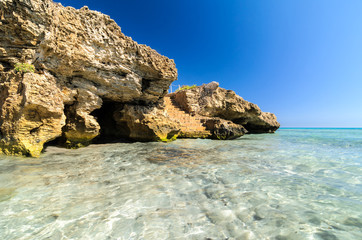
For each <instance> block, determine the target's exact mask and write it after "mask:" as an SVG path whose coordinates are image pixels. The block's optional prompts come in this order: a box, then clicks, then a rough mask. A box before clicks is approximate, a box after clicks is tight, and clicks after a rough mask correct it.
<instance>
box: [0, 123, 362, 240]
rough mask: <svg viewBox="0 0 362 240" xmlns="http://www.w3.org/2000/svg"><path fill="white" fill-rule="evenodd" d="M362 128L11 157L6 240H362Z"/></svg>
mask: <svg viewBox="0 0 362 240" xmlns="http://www.w3.org/2000/svg"><path fill="white" fill-rule="evenodd" d="M361 165H362V130H358V129H355V130H352V129H351V130H346V129H345V130H341V129H338V130H336V129H328V130H327V129H324V130H323V129H319V130H317V129H281V130H279V131H278V132H277V133H276V134H260V135H246V136H244V137H242V138H240V139H238V140H233V141H212V140H200V139H196V140H192V139H180V140H177V141H175V142H173V143H169V144H164V143H116V144H103V145H92V146H89V147H87V148H83V149H78V150H66V149H61V148H56V147H48V148H47V150H46V152H45V153H44V154H43V155H42V156H41V157H40V158H38V159H32V158H13V157H4V156H1V158H0V214H1V215H0V229H1V231H0V238H1V239H362V220H361V219H362V166H361Z"/></svg>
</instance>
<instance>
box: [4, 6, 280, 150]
mask: <svg viewBox="0 0 362 240" xmlns="http://www.w3.org/2000/svg"><path fill="white" fill-rule="evenodd" d="M23 63H26V64H28V66H29V64H31V65H34V66H35V71H34V70H33V69H32V68H29V69H26V70H14V67H15V66H16V65H18V64H23ZM31 65H30V66H31ZM176 79H177V69H176V66H175V63H174V61H173V60H171V59H168V58H167V57H165V56H162V55H160V54H158V53H157V52H156V51H155V50H152V49H151V48H150V47H148V46H145V45H140V44H137V43H136V42H135V41H133V40H132V39H131V38H130V37H127V36H125V35H124V34H123V33H122V32H121V29H120V27H119V26H118V25H117V24H116V23H115V22H114V21H113V20H112V19H110V17H109V16H107V15H104V14H102V13H99V12H97V11H91V10H89V9H88V8H87V7H83V8H81V9H79V10H76V9H74V8H72V7H63V6H62V5H61V4H59V3H54V2H52V1H51V0H1V1H0V151H1V152H3V153H5V154H22V155H30V156H39V154H40V153H41V151H42V149H43V145H44V143H46V142H49V141H51V140H54V139H56V138H58V140H59V141H60V142H61V143H62V144H65V146H67V147H70V148H77V147H81V146H85V145H88V144H89V143H91V142H92V141H99V140H101V139H107V138H109V139H120V138H127V139H131V140H137V141H166V142H167V141H171V140H174V139H175V138H176V137H191V138H196V137H197V138H199V137H201V138H214V139H233V138H236V137H239V136H242V135H243V134H244V133H246V132H247V131H249V132H273V131H275V130H276V129H277V128H278V127H279V123H278V122H277V121H276V118H275V116H274V115H273V114H271V113H263V112H261V110H260V109H259V108H258V106H257V105H255V104H252V103H249V102H247V101H245V100H243V99H242V98H241V97H239V96H237V95H236V94H235V93H234V92H232V91H227V90H225V89H222V88H219V87H218V84H217V83H210V84H207V85H203V86H201V87H197V88H194V89H190V90H187V91H179V92H177V93H174V94H170V95H169V96H167V97H165V96H166V94H167V91H168V88H169V86H170V84H171V83H172V82H173V81H174V80H176Z"/></svg>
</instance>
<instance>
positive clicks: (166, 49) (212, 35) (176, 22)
mask: <svg viewBox="0 0 362 240" xmlns="http://www.w3.org/2000/svg"><path fill="white" fill-rule="evenodd" d="M58 2H61V3H62V4H63V5H64V6H73V7H75V8H80V7H82V6H83V5H87V6H88V7H89V8H90V9H91V10H97V11H100V12H103V13H105V14H108V15H110V16H111V18H113V19H114V20H115V21H116V22H117V23H118V25H120V26H121V28H122V32H123V33H125V34H126V35H127V36H131V37H132V38H133V39H134V40H135V41H137V42H138V43H142V44H146V45H149V46H151V47H152V48H153V49H156V50H157V51H158V52H159V53H161V54H163V55H166V56H167V57H169V58H172V59H174V60H175V62H176V66H177V68H178V71H179V79H178V80H177V81H175V82H174V85H192V84H198V85H199V84H202V83H208V82H211V81H217V82H219V83H220V86H221V87H224V88H226V89H232V90H234V91H235V92H236V93H237V94H239V95H240V96H242V97H243V98H244V99H245V100H248V101H251V102H253V103H256V104H258V105H259V107H260V108H261V109H262V110H263V111H267V112H273V113H275V114H276V115H277V117H278V120H279V121H280V123H281V124H282V127H362V14H361V13H362V1H361V0H348V1H342V0H318V1H316V0H293V1H291V0H273V1H270V0H225V1H221V0H219V1H213V0H207V1H206V0H193V1H191V0H172V1H170V0H153V1H149V0H148V1H147V0H137V1H122V0H121V1H109V0H103V1H92V0H84V1H74V0H72V1H69V0H60V1H58Z"/></svg>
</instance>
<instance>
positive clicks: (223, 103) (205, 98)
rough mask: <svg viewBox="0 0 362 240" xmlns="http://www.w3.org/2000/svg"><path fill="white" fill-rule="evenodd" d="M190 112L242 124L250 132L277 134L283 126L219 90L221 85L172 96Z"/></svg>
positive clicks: (247, 103) (272, 115) (233, 96)
mask: <svg viewBox="0 0 362 240" xmlns="http://www.w3.org/2000/svg"><path fill="white" fill-rule="evenodd" d="M170 96H171V98H172V99H174V101H175V102H176V103H177V104H178V105H179V106H180V107H181V108H182V109H184V110H185V111H186V112H188V113H191V114H198V115H201V116H206V117H217V118H221V119H225V120H230V121H232V122H234V123H235V124H239V125H242V126H243V127H244V128H245V129H246V130H247V131H248V132H249V133H264V132H275V131H276V130H277V129H278V128H279V126H280V124H279V123H278V122H277V119H276V117H275V115H274V114H272V113H265V112H262V111H261V110H260V108H259V107H258V106H257V105H256V104H254V103H251V102H248V101H245V100H244V99H243V98H242V97H240V96H238V95H236V94H235V92H234V91H231V90H226V89H223V88H220V87H219V84H218V83H217V82H211V83H209V84H204V85H202V86H200V87H195V88H192V89H188V90H182V91H178V92H176V93H173V94H171V95H170Z"/></svg>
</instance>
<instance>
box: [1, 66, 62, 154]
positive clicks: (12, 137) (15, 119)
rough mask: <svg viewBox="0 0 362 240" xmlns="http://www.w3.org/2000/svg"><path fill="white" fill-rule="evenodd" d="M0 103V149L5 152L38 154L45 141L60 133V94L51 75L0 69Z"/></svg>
mask: <svg viewBox="0 0 362 240" xmlns="http://www.w3.org/2000/svg"><path fill="white" fill-rule="evenodd" d="M0 107H1V108H0V134H1V139H0V149H1V150H2V151H3V152H4V153H6V154H25V155H31V156H39V154H40V153H41V151H42V149H43V144H44V143H45V142H47V141H50V140H52V139H54V138H56V137H59V136H61V134H62V131H61V129H62V127H63V126H64V125H65V115H64V105H63V100H62V94H61V91H60V90H59V88H58V87H57V83H56V80H55V78H54V77H53V76H51V75H47V74H36V73H26V74H24V76H22V74H20V73H18V74H14V73H2V74H1V80H0Z"/></svg>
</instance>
